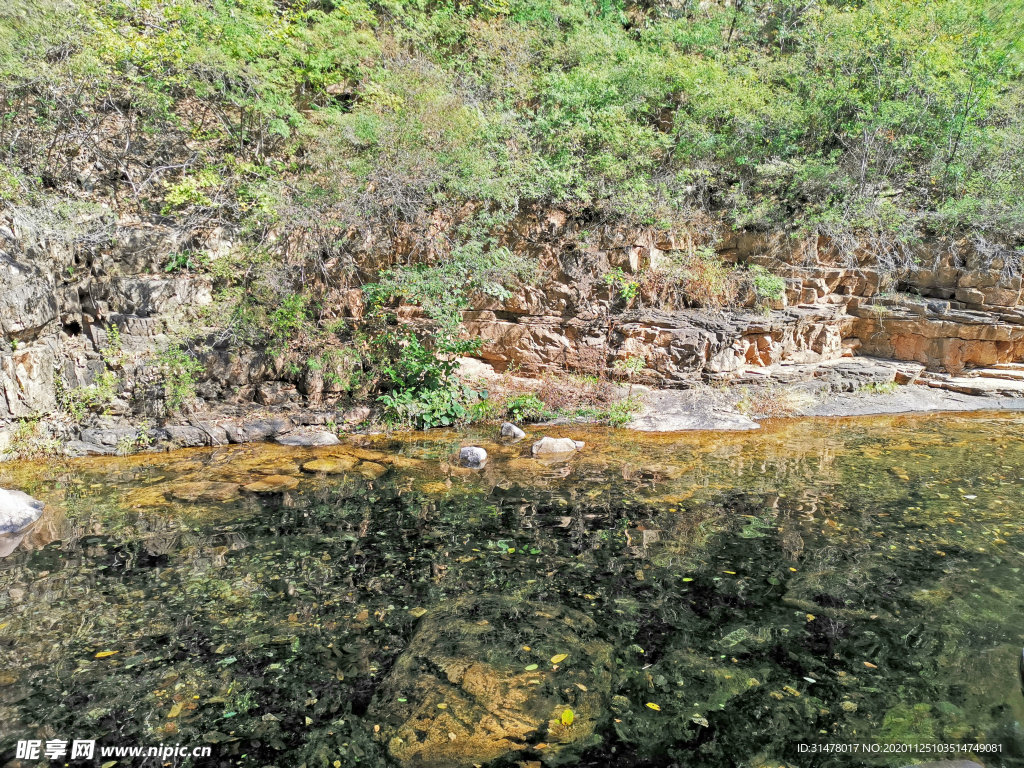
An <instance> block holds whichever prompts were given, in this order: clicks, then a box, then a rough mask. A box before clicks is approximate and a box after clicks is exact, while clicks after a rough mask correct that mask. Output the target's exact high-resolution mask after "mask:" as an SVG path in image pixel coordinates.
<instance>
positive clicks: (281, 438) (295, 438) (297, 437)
mask: <svg viewBox="0 0 1024 768" xmlns="http://www.w3.org/2000/svg"><path fill="white" fill-rule="evenodd" d="M276 440H277V442H278V443H280V444H281V445H291V446H296V447H299V448H315V447H317V446H321V445H339V444H340V443H341V440H339V439H338V436H337V435H335V434H334V433H332V432H304V433H298V434H291V435H278V436H277V438H276Z"/></svg>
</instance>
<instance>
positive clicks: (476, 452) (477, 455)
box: [459, 445, 487, 469]
mask: <svg viewBox="0 0 1024 768" xmlns="http://www.w3.org/2000/svg"><path fill="white" fill-rule="evenodd" d="M486 461H487V451H485V450H484V449H483V448H479V447H477V446H475V445H471V446H467V447H465V448H463V449H462V450H461V451H459V464H460V465H462V466H463V467H469V468H471V469H475V468H477V467H482V466H483V465H484V463H485V462H486Z"/></svg>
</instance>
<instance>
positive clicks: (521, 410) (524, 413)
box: [505, 393, 553, 423]
mask: <svg viewBox="0 0 1024 768" xmlns="http://www.w3.org/2000/svg"><path fill="white" fill-rule="evenodd" d="M505 414H506V416H507V417H508V419H509V420H511V421H514V422H516V423H525V422H531V421H544V420H545V419H550V418H551V417H552V416H553V414H552V413H551V411H549V410H548V407H547V405H546V404H545V403H544V402H543V401H542V400H541V399H540V398H539V397H537V395H535V394H533V393H526V394H522V395H516V396H515V397H513V398H512V399H511V400H509V401H508V402H507V403H506V404H505Z"/></svg>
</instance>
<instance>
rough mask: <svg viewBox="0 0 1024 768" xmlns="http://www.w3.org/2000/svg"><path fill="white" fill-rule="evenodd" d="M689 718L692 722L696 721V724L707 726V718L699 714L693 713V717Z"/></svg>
mask: <svg viewBox="0 0 1024 768" xmlns="http://www.w3.org/2000/svg"><path fill="white" fill-rule="evenodd" d="M690 720H691V721H692V722H694V723H696V724H697V725H703V726H704V727H705V728H707V727H708V721H707V718H705V717H701V716H700V715H694V716H693V717H691V718H690Z"/></svg>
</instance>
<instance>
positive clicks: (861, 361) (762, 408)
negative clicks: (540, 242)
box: [0, 357, 1024, 459]
mask: <svg viewBox="0 0 1024 768" xmlns="http://www.w3.org/2000/svg"><path fill="white" fill-rule="evenodd" d="M462 363H463V364H462V369H461V371H462V376H463V377H464V378H465V379H466V381H467V382H470V383H472V384H473V385H475V386H476V387H478V388H481V389H488V390H490V391H491V393H492V395H491V396H492V398H495V399H500V398H506V399H507V398H508V397H509V396H510V393H517V394H518V395H522V394H523V393H530V392H536V391H538V390H539V389H540V388H541V387H543V386H544V385H545V382H548V383H549V382H550V381H551V380H550V378H548V379H543V380H542V379H536V378H526V377H521V376H515V375H511V374H508V373H497V372H495V371H494V369H493V368H492V367H491V366H489V365H487V364H485V363H482V362H480V361H479V360H468V359H467V360H463V361H462ZM1018 367H1019V366H1001V367H996V368H993V369H982V370H979V371H971V372H968V373H966V374H962V375H961V376H950V375H945V374H934V373H929V372H926V371H924V370H923V366H919V365H918V366H915V365H914V364H912V363H911V364H908V363H904V362H899V361H892V360H881V359H877V358H870V357H854V358H844V359H841V360H837V361H828V362H826V363H818V364H807V365H784V366H773V367H767V368H753V369H749V370H741V371H737V372H733V374H732V377H731V379H729V380H724V381H719V382H717V383H710V384H709V383H706V382H702V381H695V382H694V383H693V384H692V386H690V388H688V389H656V388H652V387H647V386H643V385H639V384H638V385H634V386H629V385H626V384H621V385H611V384H609V385H608V386H609V387H610V388H611V397H612V399H614V398H618V399H619V404H620V406H622V405H623V404H627V401H628V408H627V407H621V408H620V409H619V410H621V411H622V414H620V417H619V418H620V419H621V421H620V422H618V423H616V426H622V427H624V428H626V429H631V430H636V431H639V432H689V431H722V432H731V431H745V430H755V429H758V428H759V427H760V422H762V421H764V420H765V419H779V418H845V417H858V416H877V415H899V414H911V413H939V412H957V413H965V412H975V411H976V412H985V411H1024V380H1022V377H1024V372H1021V371H1018V370H1017V368H1018ZM563 385H564V382H563ZM584 413H585V411H584ZM626 419H628V421H626ZM500 420H501V419H499V421H500ZM482 421H484V422H487V421H488V419H486V418H485V419H482ZM599 422H600V418H596V417H594V416H592V415H578V414H577V415H570V416H560V417H558V418H554V419H548V420H546V421H540V422H539V423H537V424H535V426H541V427H542V426H559V425H565V424H584V423H599ZM392 428H393V427H391V426H389V425H387V424H385V423H382V421H381V420H380V417H379V414H377V413H376V412H375V411H374V410H373V408H371V407H370V405H368V404H357V403H349V404H347V405H346V406H335V407H330V408H328V407H312V406H308V405H304V404H302V403H300V402H286V403H283V404H280V405H269V406H268V405H259V404H256V403H224V402H219V403H211V404H201V405H200V407H199V408H197V409H195V410H193V411H192V412H191V413H188V414H186V415H179V416H176V417H173V418H170V419H166V420H164V421H163V422H162V423H153V422H152V421H151V420H149V419H139V418H137V417H130V416H115V415H100V416H94V417H91V418H90V419H89V420H88V421H87V422H85V423H83V424H74V423H71V422H69V421H68V420H67V419H66V418H63V419H62V418H60V417H53V418H50V419H42V420H38V421H34V422H25V423H23V424H21V425H20V426H17V427H10V428H8V429H7V430H3V431H0V456H2V457H3V458H4V459H12V458H33V457H43V456H49V457H76V456H96V455H115V454H120V455H125V454H130V453H140V452H164V451H168V450H175V449H177V448H194V447H200V446H217V445H230V444H238V443H254V442H264V441H275V442H279V443H282V444H285V445H293V446H306V447H310V446H315V445H329V444H331V442H328V441H336V440H337V437H338V436H344V435H345V434H375V433H380V432H386V431H390V429H392Z"/></svg>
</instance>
